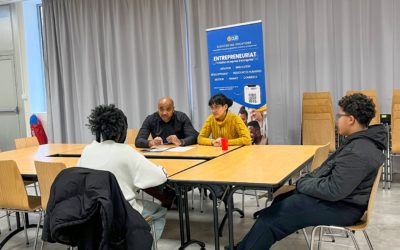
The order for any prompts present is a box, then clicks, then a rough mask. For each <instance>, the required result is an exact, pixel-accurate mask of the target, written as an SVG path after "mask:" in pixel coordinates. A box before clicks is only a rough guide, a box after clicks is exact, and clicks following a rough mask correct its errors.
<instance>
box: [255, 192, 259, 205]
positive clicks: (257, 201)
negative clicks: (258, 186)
mask: <svg viewBox="0 0 400 250" xmlns="http://www.w3.org/2000/svg"><path fill="white" fill-rule="evenodd" d="M254 194H255V196H256V203H257V207H259V206H260V202H259V200H258V194H257V190H254Z"/></svg>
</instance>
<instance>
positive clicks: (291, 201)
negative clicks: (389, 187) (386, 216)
mask: <svg viewBox="0 0 400 250" xmlns="http://www.w3.org/2000/svg"><path fill="white" fill-rule="evenodd" d="M365 210H366V206H362V207H361V206H356V205H351V204H349V203H345V202H342V201H338V202H329V201H324V200H320V199H317V198H313V197H311V196H308V195H305V194H301V193H298V192H297V191H296V190H294V191H292V192H288V193H285V194H282V195H279V196H278V197H276V198H275V200H274V202H273V203H272V205H271V206H270V207H268V208H264V209H263V210H262V211H261V213H260V214H259V216H258V218H257V220H256V222H255V224H254V225H253V227H252V228H251V230H250V232H249V233H248V234H247V235H246V236H245V237H244V239H243V240H242V242H240V244H239V245H238V248H237V249H239V250H244V249H246V250H250V249H251V250H265V249H269V248H270V247H271V246H272V245H273V244H274V243H275V242H276V241H279V240H281V239H283V238H285V237H286V236H288V235H290V234H292V233H294V232H296V231H297V230H299V229H302V228H305V227H309V226H317V225H331V226H349V225H352V224H354V223H355V222H357V221H358V220H359V219H360V218H361V216H362V215H363V214H364V212H365Z"/></svg>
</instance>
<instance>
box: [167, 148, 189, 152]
mask: <svg viewBox="0 0 400 250" xmlns="http://www.w3.org/2000/svg"><path fill="white" fill-rule="evenodd" d="M192 148H193V147H175V148H170V149H168V152H186V151H189V150H191V149H192Z"/></svg>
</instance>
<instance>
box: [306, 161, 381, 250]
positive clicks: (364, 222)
mask: <svg viewBox="0 0 400 250" xmlns="http://www.w3.org/2000/svg"><path fill="white" fill-rule="evenodd" d="M382 168H383V167H382V166H381V167H379V169H378V173H377V175H376V177H375V181H374V184H373V185H372V190H371V194H370V196H369V200H368V208H367V211H365V213H364V215H363V216H362V217H361V219H360V221H358V222H357V223H356V224H354V225H351V226H347V227H337V226H323V225H319V226H316V227H314V229H313V230H312V234H311V245H310V249H311V250H312V249H313V245H314V244H313V243H314V239H315V233H316V231H317V229H320V230H321V231H320V235H322V233H323V230H324V228H327V229H335V230H342V231H344V232H345V233H346V234H347V235H349V236H350V237H351V239H352V240H353V243H354V246H355V248H356V249H360V247H359V246H358V243H357V240H356V238H355V236H354V234H353V232H355V231H362V232H363V233H364V236H365V239H366V240H367V243H368V246H369V249H371V250H372V249H373V247H372V244H371V241H370V240H369V237H368V234H367V231H366V230H367V227H368V224H369V223H370V221H371V216H372V211H373V208H374V203H375V198H376V193H377V191H378V186H379V180H380V178H381V175H382ZM319 242H321V239H319Z"/></svg>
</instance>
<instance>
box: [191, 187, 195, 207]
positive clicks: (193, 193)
mask: <svg viewBox="0 0 400 250" xmlns="http://www.w3.org/2000/svg"><path fill="white" fill-rule="evenodd" d="M191 192H192V210H193V209H194V206H193V202H194V187H192V191H191Z"/></svg>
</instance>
